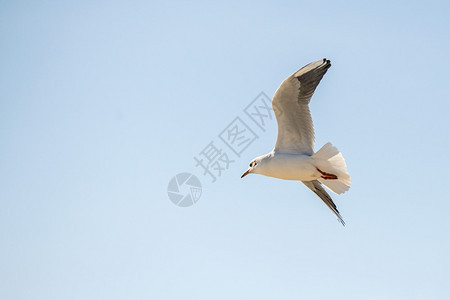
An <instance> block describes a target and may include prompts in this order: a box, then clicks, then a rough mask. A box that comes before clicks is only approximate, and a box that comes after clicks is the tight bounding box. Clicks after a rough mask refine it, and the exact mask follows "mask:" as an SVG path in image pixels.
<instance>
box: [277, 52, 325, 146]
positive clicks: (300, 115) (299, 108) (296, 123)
mask: <svg viewBox="0 0 450 300" xmlns="http://www.w3.org/2000/svg"><path fill="white" fill-rule="evenodd" d="M330 66H331V63H330V61H329V60H327V59H325V58H324V59H321V60H318V61H316V62H313V63H310V64H309V65H306V66H304V67H303V68H301V69H300V70H298V71H297V72H295V73H294V74H292V75H291V76H289V77H288V78H286V79H285V80H284V81H283V83H281V85H280V87H279V88H278V90H277V91H276V92H275V95H274V96H273V100H272V108H273V110H274V112H275V116H276V118H277V123H278V136H277V141H276V143H275V148H274V151H275V152H282V153H299V154H307V155H313V153H314V126H313V122H312V119H311V113H310V111H309V105H308V104H309V101H310V100H311V97H312V95H313V94H314V91H315V90H316V87H317V85H318V84H319V82H320V80H321V79H322V77H323V75H325V73H326V72H327V70H328V68H329V67H330Z"/></svg>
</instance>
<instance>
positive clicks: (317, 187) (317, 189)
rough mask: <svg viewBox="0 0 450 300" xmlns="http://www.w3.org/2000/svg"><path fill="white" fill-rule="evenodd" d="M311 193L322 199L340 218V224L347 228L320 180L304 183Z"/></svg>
mask: <svg viewBox="0 0 450 300" xmlns="http://www.w3.org/2000/svg"><path fill="white" fill-rule="evenodd" d="M302 182H303V183H304V184H305V185H306V186H307V187H308V188H309V189H310V190H311V191H313V192H314V193H315V194H316V195H317V196H319V198H320V199H322V201H323V203H325V204H326V206H328V208H329V209H330V210H331V211H332V212H333V214H334V215H335V216H336V217H337V218H338V220H339V222H341V223H342V225H343V226H345V222H344V220H343V219H342V217H341V214H340V213H339V211H338V209H337V207H336V204H334V202H333V199H331V197H330V195H328V193H327V191H325V189H324V188H323V187H322V185H321V184H320V182H319V181H318V180H313V181H302Z"/></svg>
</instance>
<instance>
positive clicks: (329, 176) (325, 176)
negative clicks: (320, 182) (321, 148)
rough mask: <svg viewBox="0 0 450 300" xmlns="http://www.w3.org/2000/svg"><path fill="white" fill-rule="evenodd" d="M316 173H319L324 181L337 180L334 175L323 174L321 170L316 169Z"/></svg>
mask: <svg viewBox="0 0 450 300" xmlns="http://www.w3.org/2000/svg"><path fill="white" fill-rule="evenodd" d="M316 170H317V171H319V173H320V174H322V176H321V177H322V178H323V179H325V180H329V179H338V178H337V176H336V175H334V174H331V173H327V172H323V171H322V170H320V169H319V168H316Z"/></svg>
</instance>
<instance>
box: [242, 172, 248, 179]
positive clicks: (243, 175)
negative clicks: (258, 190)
mask: <svg viewBox="0 0 450 300" xmlns="http://www.w3.org/2000/svg"><path fill="white" fill-rule="evenodd" d="M248 173H249V171H248V170H247V171H245V173H244V174H242V176H241V178H244V177H245V176H246V175H247V174H248Z"/></svg>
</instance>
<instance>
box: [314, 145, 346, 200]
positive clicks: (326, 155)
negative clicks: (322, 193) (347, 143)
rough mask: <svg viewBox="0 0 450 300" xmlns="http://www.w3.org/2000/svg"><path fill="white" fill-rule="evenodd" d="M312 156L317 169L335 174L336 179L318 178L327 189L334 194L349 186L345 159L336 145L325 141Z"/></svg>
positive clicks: (340, 192) (342, 191)
mask: <svg viewBox="0 0 450 300" xmlns="http://www.w3.org/2000/svg"><path fill="white" fill-rule="evenodd" d="M312 157H313V159H314V161H315V163H316V167H317V168H318V169H319V170H321V171H323V172H326V173H330V174H334V175H336V176H337V179H323V178H319V179H318V180H319V181H320V182H321V183H322V184H323V185H325V186H326V187H327V188H328V189H329V190H331V191H332V192H334V193H336V194H342V193H344V192H345V191H347V190H348V189H349V188H350V185H351V178H350V174H349V173H348V171H347V165H346V163H345V159H344V157H343V156H342V154H341V152H339V150H338V149H337V148H336V147H334V146H333V145H332V144H331V143H326V144H325V145H324V146H323V147H322V148H320V150H319V151H317V152H316V153H314V155H313V156H312Z"/></svg>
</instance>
